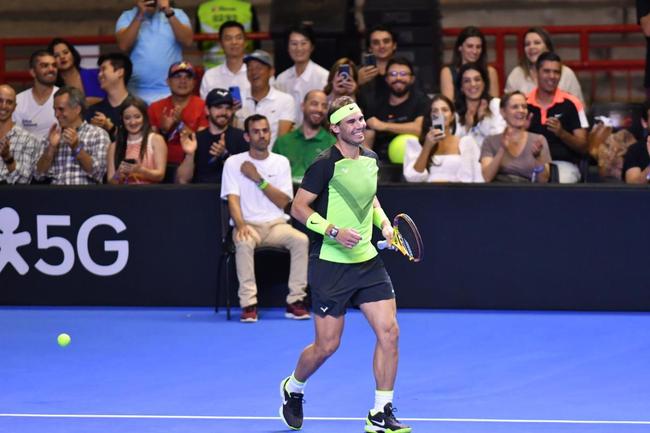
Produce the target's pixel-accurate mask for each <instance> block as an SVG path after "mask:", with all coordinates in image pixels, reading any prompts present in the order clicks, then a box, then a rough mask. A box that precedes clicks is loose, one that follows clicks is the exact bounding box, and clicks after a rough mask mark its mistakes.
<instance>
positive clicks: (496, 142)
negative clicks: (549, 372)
mask: <svg viewBox="0 0 650 433" xmlns="http://www.w3.org/2000/svg"><path fill="white" fill-rule="evenodd" d="M218 3H219V0H210V1H207V2H205V3H203V4H201V5H200V7H199V8H198V9H197V13H196V16H197V27H196V28H197V30H200V31H202V32H206V31H212V32H218V34H219V43H202V44H200V47H201V48H202V49H203V50H204V55H205V56H204V59H205V63H204V65H202V66H203V67H201V68H196V67H195V66H193V65H192V64H191V63H190V62H188V61H187V60H184V58H183V49H184V48H187V47H189V46H190V45H191V44H192V43H193V42H192V41H193V30H192V27H191V22H190V19H189V17H188V14H187V13H186V12H184V11H183V10H182V9H179V8H176V7H174V5H173V2H170V0H158V1H150V0H135V5H134V7H132V8H130V9H129V10H126V11H124V12H123V13H122V14H121V15H120V16H119V18H118V19H117V22H116V26H115V34H116V38H117V44H118V47H119V48H120V49H121V50H122V52H113V53H104V54H102V55H101V56H100V57H99V61H98V63H97V66H98V69H87V68H83V67H81V56H80V54H79V52H78V50H77V49H76V48H75V47H74V46H73V45H72V44H70V43H69V42H68V41H66V40H65V39H61V38H55V39H53V40H52V41H51V42H50V44H49V45H48V46H47V47H45V48H44V49H42V50H37V51H36V52H34V53H33V54H32V56H31V57H30V60H29V70H30V73H31V75H32V77H33V84H32V86H31V87H30V88H28V89H27V90H24V91H22V92H20V93H18V94H16V92H15V90H14V89H13V88H12V87H10V86H9V85H7V84H3V85H2V87H0V104H1V106H0V155H2V161H0V182H2V183H30V182H44V183H54V184H92V183H157V182H176V183H220V181H221V173H222V169H223V166H224V163H225V161H226V159H227V158H228V157H229V156H231V155H234V154H237V153H241V152H246V151H247V150H248V149H249V147H248V143H247V141H246V140H245V139H244V131H243V125H244V123H245V120H246V119H247V118H248V117H250V116H252V115H262V116H264V117H265V118H266V119H268V122H269V127H270V131H271V137H270V143H269V150H270V151H273V152H276V153H278V154H281V155H283V156H285V157H287V158H288V159H289V161H290V164H291V173H292V178H293V180H294V182H299V181H300V179H301V177H302V175H303V174H304V171H305V169H306V167H308V166H309V164H310V162H311V161H312V160H313V159H314V158H315V157H316V155H317V154H318V153H319V152H321V151H322V150H324V149H326V148H327V147H328V146H329V145H331V144H332V143H333V142H334V140H333V137H332V135H331V134H330V133H329V131H328V125H327V119H326V118H325V117H326V116H325V114H324V113H325V112H326V111H327V107H328V104H329V103H331V101H332V100H333V99H335V98H337V97H340V96H349V97H351V98H353V99H354V100H356V101H357V102H358V104H359V105H360V106H361V107H362V109H363V111H364V113H365V114H366V118H367V125H368V129H367V132H366V141H365V143H364V145H365V146H366V147H368V148H370V149H372V150H374V151H375V152H376V153H377V154H378V156H379V159H380V161H381V164H382V166H395V165H401V168H402V176H401V177H402V179H403V180H404V181H406V182H495V181H504V182H514V181H517V182H521V181H526V182H530V181H537V182H538V181H550V182H563V183H564V182H566V183H571V182H579V181H581V180H585V175H586V173H587V170H586V168H588V165H589V164H590V163H591V165H592V167H593V166H595V165H599V168H600V170H599V172H600V173H607V178H608V179H609V180H611V179H612V178H615V177H618V178H619V179H620V180H622V181H628V182H631V183H640V181H641V180H642V179H641V177H642V175H643V173H645V171H647V170H646V167H645V166H641V165H642V163H643V162H644V160H645V158H646V157H647V158H650V156H649V155H645V151H648V152H649V153H650V148H648V146H646V145H645V141H644V142H643V143H641V144H639V145H637V146H630V137H629V135H626V136H625V137H622V138H621V137H620V136H619V135H616V134H615V133H614V134H613V133H612V132H616V131H612V129H611V127H610V126H609V125H603V124H597V125H589V123H588V121H587V116H586V114H585V113H586V109H585V100H584V96H583V93H582V90H581V86H580V82H579V80H578V78H577V76H576V74H575V73H574V72H573V71H572V70H571V69H570V68H569V67H567V66H566V65H564V64H563V62H562V59H561V58H560V57H559V56H558V54H557V53H556V52H555V51H554V45H553V41H552V39H551V36H550V35H549V33H548V32H547V31H545V30H544V29H543V28H540V27H533V28H531V29H529V30H528V31H527V32H526V33H525V35H524V37H523V38H522V42H523V47H522V50H521V52H522V57H521V59H520V62H519V64H518V65H517V66H516V67H515V68H514V69H513V70H512V71H510V73H509V74H508V76H507V80H506V82H505V86H502V84H500V83H499V78H498V75H497V73H496V70H495V68H494V67H493V66H491V65H489V64H488V61H487V51H488V47H487V46H486V38H485V36H484V35H483V33H482V32H481V30H480V29H479V28H477V27H474V26H469V27H466V28H465V29H463V30H462V31H461V32H460V34H459V35H458V37H457V39H456V42H455V44H454V48H453V54H452V60H451V63H450V64H448V65H446V66H444V67H443V68H442V70H441V71H440V83H439V87H440V90H441V93H440V94H439V95H427V94H426V93H424V92H423V91H422V85H421V82H420V81H419V80H418V77H417V76H416V70H417V68H415V67H414V66H413V65H412V64H411V62H410V61H409V60H407V59H406V58H403V57H401V56H399V55H397V51H398V40H397V35H396V34H395V33H394V32H393V30H392V29H391V28H390V27H388V26H384V25H377V26H374V27H372V28H370V29H369V30H368V31H367V41H366V42H367V50H366V51H365V52H364V53H362V56H361V58H360V59H350V58H346V57H343V58H340V59H338V60H336V61H335V62H334V63H333V64H332V65H318V64H317V63H316V62H314V61H313V60H312V57H313V53H314V51H315V49H316V48H317V47H316V37H315V35H314V32H313V30H312V28H311V27H310V26H307V25H300V26H296V27H291V28H290V29H289V30H288V31H287V45H286V49H287V52H288V55H289V57H290V58H291V61H292V65H291V66H290V67H289V68H288V69H286V70H284V71H276V70H275V62H274V58H273V56H272V55H271V54H270V53H268V52H266V51H263V50H260V49H254V50H253V46H252V45H251V44H250V41H247V39H246V32H247V31H250V30H251V29H253V28H257V24H256V21H257V20H256V17H255V11H254V8H251V7H250V3H248V2H243V1H239V0H237V1H232V2H230V3H232V4H230V3H228V7H229V8H230V9H229V10H231V12H232V13H231V14H230V16H226V15H224V14H221V15H219V14H216V13H215V12H214V11H215V10H217V9H215V7H216V6H215V5H217V4H218ZM642 12H643V11H641V10H640V11H639V22H640V23H641V24H642V25H643V24H645V22H646V21H647V14H642ZM229 17H230V18H232V17H235V18H237V19H239V20H241V22H239V21H236V20H233V19H228V18H229ZM644 28H645V27H644ZM200 72H203V73H202V74H201V73H200ZM278 72H279V73H278ZM276 73H277V76H276ZM143 107H144V108H143ZM646 108H647V107H646ZM143 109H144V111H143ZM647 115H648V113H647V111H646V112H644V113H643V117H644V119H646V118H647ZM127 122H128V124H127ZM590 126H591V127H592V129H593V131H591V133H590ZM400 138H402V139H400ZM398 139H399V140H398ZM616 140H619V142H624V143H627V144H625V145H624V146H618V147H617V146H615V145H613V144H612V143H613V142H614V141H616ZM392 146H395V148H398V147H400V146H401V148H398V150H397V151H396V152H393V150H394V149H391V147H392ZM628 148H630V150H629V152H627V150H628ZM607 149H615V150H610V151H607ZM639 149H641V150H639ZM626 153H629V156H626ZM394 155H398V156H397V159H396V158H395V157H394ZM624 160H625V164H624ZM631 164H636V165H635V166H634V167H631V166H630V165H631ZM636 169H638V170H639V173H641V174H639V173H637V172H636ZM629 170H632V171H629ZM644 170H645V171H644ZM628 172H629V173H628ZM161 173H162V174H161ZM644 182H645V181H644Z"/></svg>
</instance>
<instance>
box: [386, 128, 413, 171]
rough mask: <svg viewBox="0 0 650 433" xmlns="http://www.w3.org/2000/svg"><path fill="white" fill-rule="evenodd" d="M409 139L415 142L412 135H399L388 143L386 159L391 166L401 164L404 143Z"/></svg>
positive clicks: (402, 161)
mask: <svg viewBox="0 0 650 433" xmlns="http://www.w3.org/2000/svg"><path fill="white" fill-rule="evenodd" d="M409 138H413V139H415V140H417V139H418V138H417V137H416V136H415V135H413V134H400V135H398V136H396V137H395V138H393V139H392V140H391V142H390V143H388V159H389V160H390V162H392V163H393V164H403V163H404V154H405V153H406V141H407V140H408V139H409Z"/></svg>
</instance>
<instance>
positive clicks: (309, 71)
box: [274, 25, 328, 125]
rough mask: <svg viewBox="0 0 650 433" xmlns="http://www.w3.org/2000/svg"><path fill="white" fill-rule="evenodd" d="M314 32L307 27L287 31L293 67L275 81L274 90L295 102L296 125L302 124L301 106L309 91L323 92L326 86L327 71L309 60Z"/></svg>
mask: <svg viewBox="0 0 650 433" xmlns="http://www.w3.org/2000/svg"><path fill="white" fill-rule="evenodd" d="M315 42H316V40H315V38H314V32H313V30H312V28H311V27H309V26H304V25H303V26H300V27H296V28H292V29H291V30H290V31H289V45H288V51H289V57H291V60H292V61H293V66H291V67H290V68H289V69H286V70H285V71H283V72H282V73H280V75H278V77H277V79H276V80H275V84H274V86H275V88H276V89H278V90H281V91H283V92H285V93H288V94H289V95H291V96H292V97H293V99H294V100H295V101H296V104H295V106H296V121H297V123H296V124H297V125H299V124H301V123H302V108H301V104H302V102H303V100H304V99H305V95H307V93H309V91H311V90H323V88H324V87H325V84H327V75H328V71H327V69H325V68H323V67H322V66H319V65H317V64H316V63H314V62H313V61H312V60H311V55H312V53H313V52H314V48H315Z"/></svg>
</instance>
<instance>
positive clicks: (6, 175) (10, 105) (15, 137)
mask: <svg viewBox="0 0 650 433" xmlns="http://www.w3.org/2000/svg"><path fill="white" fill-rule="evenodd" d="M15 109H16V91H15V90H14V89H13V88H12V87H11V86H9V85H8V84H0V157H1V158H2V161H1V162H0V183H10V184H15V183H29V182H30V181H31V180H32V172H33V171H34V167H35V166H36V160H38V158H39V157H40V156H41V150H42V149H41V143H40V142H39V141H38V139H37V138H36V137H34V136H33V135H32V134H30V133H29V132H27V131H25V130H24V129H23V128H21V127H20V126H18V125H16V123H15V122H14V121H13V120H12V119H11V116H12V114H13V113H14V110H15Z"/></svg>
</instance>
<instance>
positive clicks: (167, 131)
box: [148, 61, 208, 164]
mask: <svg viewBox="0 0 650 433" xmlns="http://www.w3.org/2000/svg"><path fill="white" fill-rule="evenodd" d="M167 77H168V78H167V84H168V85H169V89H170V90H171V92H172V94H171V95H170V96H168V97H166V98H163V99H160V100H158V101H156V102H154V103H153V104H151V105H150V106H149V113H148V114H149V120H150V121H151V126H152V127H153V129H154V130H155V131H156V132H159V133H160V134H162V135H163V137H165V140H166V141H167V148H168V152H167V162H168V163H171V164H180V163H181V162H182V161H183V158H184V156H185V154H184V153H183V148H182V147H181V141H180V137H181V131H183V130H184V129H187V130H190V131H192V132H196V131H200V130H203V129H205V128H207V127H208V119H207V118H206V116H205V103H204V102H203V100H202V99H201V98H199V97H198V96H196V95H194V93H193V92H194V85H195V81H196V80H195V77H196V74H195V72H194V67H193V66H192V64H191V63H190V62H186V61H182V62H177V63H174V64H172V65H171V66H170V67H169V72H168V74H167Z"/></svg>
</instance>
